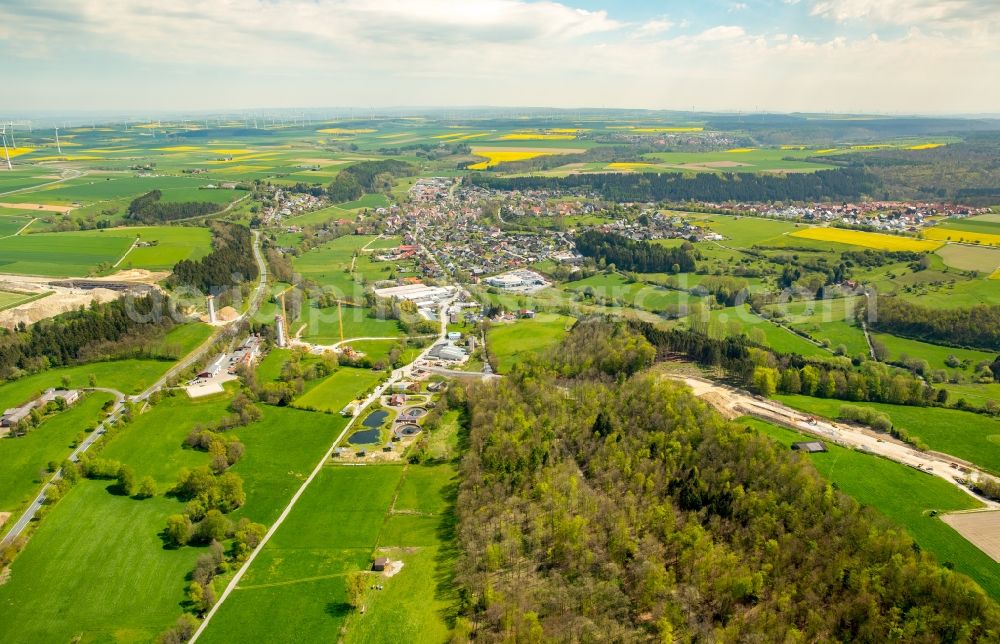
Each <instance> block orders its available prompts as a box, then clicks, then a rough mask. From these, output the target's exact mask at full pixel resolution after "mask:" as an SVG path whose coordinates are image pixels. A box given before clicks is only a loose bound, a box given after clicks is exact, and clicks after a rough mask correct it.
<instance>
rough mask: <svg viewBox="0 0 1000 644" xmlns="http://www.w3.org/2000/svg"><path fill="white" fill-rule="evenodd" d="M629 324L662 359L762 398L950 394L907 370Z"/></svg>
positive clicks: (940, 398)
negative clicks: (711, 372) (702, 370)
mask: <svg viewBox="0 0 1000 644" xmlns="http://www.w3.org/2000/svg"><path fill="white" fill-rule="evenodd" d="M630 324H631V325H632V327H633V328H635V329H636V330H637V331H639V332H640V333H642V334H643V335H644V336H645V337H646V338H647V339H648V340H649V341H650V342H651V343H652V344H653V346H655V347H656V349H657V353H658V356H659V357H660V358H667V357H670V356H671V355H673V354H681V355H683V356H684V357H686V358H687V359H688V360H691V361H693V362H697V363H699V364H702V365H704V366H707V367H715V368H719V369H722V370H723V371H724V372H725V374H726V376H727V377H728V378H729V379H730V380H732V381H733V383H734V384H736V385H738V386H740V387H745V388H748V389H751V390H753V391H755V392H757V393H760V394H761V395H764V396H770V395H773V394H775V393H778V392H780V393H788V394H799V393H801V394H804V395H807V396H817V397H820V398H833V399H837V400H849V401H852V402H861V401H870V402H885V403H891V404H896V405H917V406H925V405H935V404H944V403H945V402H946V401H947V399H948V392H947V391H946V390H944V389H935V388H933V387H931V386H930V385H928V384H927V383H926V382H925V381H924V380H923V379H922V378H920V377H918V376H915V375H913V374H912V373H910V372H908V371H904V370H901V369H894V368H893V367H891V366H889V365H886V364H884V363H879V362H872V361H865V362H862V363H861V364H860V366H858V367H855V366H854V364H853V363H852V361H851V360H850V359H848V358H846V357H831V358H806V357H803V356H801V355H798V354H787V355H786V354H779V353H776V352H774V351H772V350H770V349H768V348H766V347H764V346H762V345H761V344H758V343H756V342H754V341H752V340H751V339H750V338H748V337H746V336H727V337H725V338H721V339H718V338H712V337H709V336H708V335H705V334H703V333H699V332H697V331H691V330H688V329H670V330H664V329H661V328H659V327H657V326H655V325H653V324H650V323H648V322H644V321H640V320H633V321H630Z"/></svg>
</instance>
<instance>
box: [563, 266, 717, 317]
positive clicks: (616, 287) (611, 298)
mask: <svg viewBox="0 0 1000 644" xmlns="http://www.w3.org/2000/svg"><path fill="white" fill-rule="evenodd" d="M561 288H562V289H563V290H565V291H567V292H569V293H573V294H576V295H578V296H580V297H583V298H584V299H585V300H587V299H590V298H596V299H598V300H603V301H606V302H609V303H614V304H615V305H619V306H631V307H635V308H640V309H646V310H648V311H663V310H666V309H667V308H671V309H674V310H680V309H682V308H683V307H686V306H688V305H689V304H690V302H691V301H692V300H695V299H698V298H696V297H695V296H693V295H691V294H690V293H687V292H684V291H679V290H674V289H667V288H663V287H661V286H653V285H650V284H646V283H644V282H641V281H635V282H633V281H630V280H629V279H628V278H627V277H625V276H624V275H622V274H620V273H598V274H597V275H592V276H591V277H587V278H585V279H582V280H576V281H573V282H566V283H565V284H563V285H562V286H561Z"/></svg>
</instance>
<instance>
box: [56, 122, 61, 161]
mask: <svg viewBox="0 0 1000 644" xmlns="http://www.w3.org/2000/svg"><path fill="white" fill-rule="evenodd" d="M56 150H59V154H62V146H61V145H59V126H58V125H57V126H56Z"/></svg>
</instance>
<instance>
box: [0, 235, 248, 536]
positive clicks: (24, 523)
mask: <svg viewBox="0 0 1000 644" xmlns="http://www.w3.org/2000/svg"><path fill="white" fill-rule="evenodd" d="M253 235H254V246H253V252H254V259H256V260H257V268H258V270H259V271H260V277H259V279H258V282H257V288H256V290H255V291H254V294H253V296H252V297H251V299H250V306H248V307H247V310H246V311H245V312H244V313H243V315H241V316H239V317H238V318H236V319H235V320H233V321H232V322H230V323H229V324H228V325H226V326H223V327H220V328H219V329H217V330H216V331H215V332H214V333H212V335H211V336H209V338H208V339H207V340H205V341H204V342H202V343H201V344H200V345H199V346H198V347H197V348H195V349H194V350H193V351H191V353H189V354H188V355H186V356H184V358H183V359H181V360H180V361H179V362H177V363H176V364H174V366H172V367H171V368H170V369H168V370H167V372H166V373H165V374H163V376H161V377H160V379H159V380H157V381H156V382H154V383H153V384H152V385H150V386H149V387H148V388H147V389H146V390H145V391H143V392H142V393H139V394H137V395H135V396H130V397H126V396H125V394H123V393H122V392H120V391H117V390H115V389H105V388H101V387H93V388H88V389H86V390H87V391H104V392H107V393H110V394H113V395H114V396H115V404H114V406H113V407H112V408H111V411H110V412H109V413H108V416H107V417H106V418H105V420H104V421H102V422H101V423H100V424H99V425H98V426H97V428H96V429H95V430H94V431H92V432H91V433H90V434H88V435H87V438H85V439H84V440H83V442H81V443H80V444H79V445H78V446H77V447H76V449H74V450H73V452H72V453H71V454H70V455H69V460H70V461H72V462H74V463H76V462H78V461H79V460H80V456H81V455H82V454H83V453H84V452H86V451H87V450H88V449H90V448H91V446H93V444H94V443H96V442H97V440H98V439H99V438H101V436H104V434H106V433H107V430H108V426H109V425H112V424H114V423H115V422H116V421H117V420H118V419H119V418H121V415H122V412H123V411H124V410H125V403H126V400H128V401H129V402H133V403H139V402H143V403H144V402H146V401H147V400H149V397H150V396H152V395H153V393H154V392H157V391H159V390H160V389H163V388H164V387H165V386H166V384H167V382H168V381H169V380H170V379H171V378H173V377H174V376H176V375H177V374H178V373H180V372H182V371H184V370H185V369H187V368H188V367H190V366H191V365H192V364H194V363H195V362H197V361H199V360H201V359H202V358H204V357H205V353H207V352H208V350H209V349H210V348H211V347H212V345H213V344H215V341H216V340H218V338H219V336H220V335H222V334H223V333H225V332H226V331H227V330H228V328H229V327H231V326H232V325H235V324H236V323H237V322H239V321H241V320H243V319H245V318H247V317H248V316H251V315H253V314H254V312H256V310H257V308H258V307H259V306H260V304H261V302H262V301H263V298H264V295H265V293H266V292H267V264H266V262H264V256H263V255H262V254H261V252H260V233H259V232H257V231H256V230H255V231H253ZM61 479H62V469H59V470H57V471H56V472H55V474H53V475H52V477H51V478H50V479H49V480H48V481H47V482H46V483H45V484H44V485H43V486H42V489H41V490H40V491H39V492H38V496H36V497H35V499H34V500H33V501H32V502H31V505H29V506H28V509H27V510H25V511H24V513H23V514H22V515H21V516H20V518H18V520H17V521H15V522H14V524H13V525H12V526H11V527H10V529H9V530H8V531H7V534H5V535H4V537H3V539H2V540H0V547H2V546H5V545H7V544H8V543H10V542H11V541H13V540H14V539H16V538H17V537H19V536H21V534H23V533H24V530H25V528H27V527H28V525H29V524H30V523H31V520H32V519H34V518H35V516H36V515H37V514H38V510H39V509H41V507H42V506H43V505H44V504H45V500H46V498H47V497H46V493H47V492H48V490H49V488H50V487H51V486H52V485H53V484H55V483H56V482H58V481H59V480H61Z"/></svg>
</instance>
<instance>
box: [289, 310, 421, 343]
mask: <svg viewBox="0 0 1000 644" xmlns="http://www.w3.org/2000/svg"><path fill="white" fill-rule="evenodd" d="M341 319H342V320H343V330H344V336H343V337H344V339H345V340H346V339H349V338H388V337H395V336H401V335H403V329H402V327H400V325H399V321H398V320H392V319H386V320H383V319H379V318H378V317H376V316H375V315H374V314H373V313H372V311H371V309H366V308H361V307H357V306H342V307H336V306H332V307H329V308H325V309H320V308H316V307H313V306H309V307H308V308H303V310H302V316H301V317H300V318H299V319H298V320H296V321H295V322H293V323H292V324H291V328H290V332H291V333H292V335H295V334H297V333H298V331H299V329H302V337H303V338H304V339H307V340H309V341H310V342H312V343H314V344H324V345H330V344H334V343H337V342H340V340H341V336H340V330H341V326H340V325H341ZM303 327H304V328H303Z"/></svg>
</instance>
